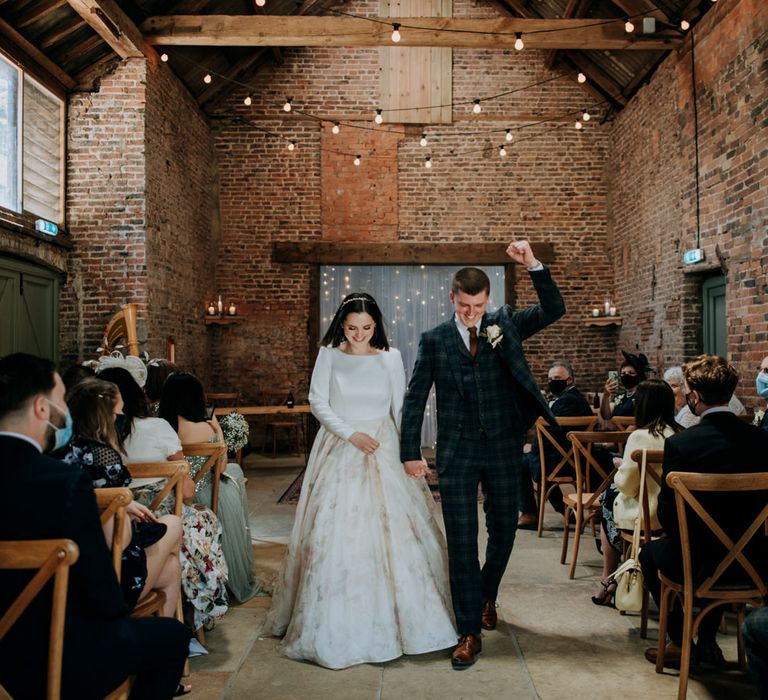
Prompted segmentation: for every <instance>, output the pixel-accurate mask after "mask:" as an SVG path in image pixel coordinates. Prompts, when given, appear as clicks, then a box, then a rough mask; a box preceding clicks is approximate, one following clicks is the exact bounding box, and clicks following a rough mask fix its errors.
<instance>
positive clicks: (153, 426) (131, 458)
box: [123, 418, 181, 488]
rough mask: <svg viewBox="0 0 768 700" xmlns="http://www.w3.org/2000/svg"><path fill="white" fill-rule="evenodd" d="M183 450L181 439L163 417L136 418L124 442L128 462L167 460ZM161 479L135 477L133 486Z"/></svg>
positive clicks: (132, 482) (124, 454)
mask: <svg viewBox="0 0 768 700" xmlns="http://www.w3.org/2000/svg"><path fill="white" fill-rule="evenodd" d="M180 451H181V441H180V440H179V436H178V435H177V434H176V431H175V430H174V429H173V428H172V427H171V424H170V423H169V422H168V421H167V420H164V419H163V418H134V419H133V429H132V430H131V434H130V435H129V436H128V437H127V438H126V440H125V442H124V443H123V456H124V458H125V461H126V462H129V463H130V462H165V461H166V460H167V459H168V457H170V456H171V455H174V454H176V453H177V452H180ZM156 481H161V479H153V478H147V479H134V480H133V481H131V488H136V487H137V486H146V485H147V484H150V483H154V482H156Z"/></svg>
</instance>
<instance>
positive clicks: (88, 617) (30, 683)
mask: <svg viewBox="0 0 768 700" xmlns="http://www.w3.org/2000/svg"><path fill="white" fill-rule="evenodd" d="M71 426H72V419H71V417H70V414H69V411H68V409H67V405H66V403H65V402H64V384H63V382H62V380H61V377H60V376H59V375H58V374H57V373H56V371H55V369H54V365H53V363H52V362H50V361H49V360H45V359H42V358H38V357H33V356H32V355H26V354H23V353H16V354H13V355H8V356H6V357H4V358H3V359H2V360H0V461H1V462H2V468H3V488H4V493H5V494H6V496H7V497H6V498H5V499H4V503H3V517H2V518H0V539H2V540H33V539H56V538H69V539H71V540H73V541H74V542H75V544H77V546H78V548H79V550H80V555H79V558H78V560H77V562H76V563H75V564H74V565H73V566H72V567H71V569H70V573H69V585H68V588H67V611H66V622H65V634H64V660H63V664H62V692H61V697H62V698H63V699H76V700H97V699H100V698H103V697H104V696H105V695H107V694H108V693H110V692H111V691H113V690H114V689H115V688H116V687H117V686H119V685H120V684H121V683H122V682H123V681H124V680H125V679H126V678H127V677H128V676H134V677H135V679H134V683H133V688H132V693H131V697H135V698H158V699H160V698H171V697H172V696H173V695H174V692H175V691H176V690H177V688H178V680H179V678H180V677H181V673H182V669H183V667H184V662H185V659H186V656H187V646H188V640H189V633H188V631H187V629H186V628H185V627H184V625H182V624H181V623H179V622H178V621H177V620H173V619H170V618H164V617H147V618H132V617H129V610H128V606H127V605H126V603H125V599H124V597H123V594H122V591H121V590H120V584H119V583H118V581H117V578H116V577H115V570H114V568H113V567H112V559H111V556H110V553H109V549H108V548H107V545H106V543H105V541H104V533H103V532H102V528H101V523H100V521H99V511H98V508H97V506H96V499H95V497H94V493H93V486H92V484H91V478H90V477H89V476H88V474H87V473H86V472H84V471H82V470H80V469H76V468H74V467H71V466H69V465H66V464H64V463H63V462H60V461H58V460H55V459H52V458H51V457H48V456H46V455H44V454H41V453H42V452H44V451H46V450H48V449H50V448H52V447H56V448H61V447H63V446H64V445H65V444H66V443H67V441H68V440H69V436H70V435H71ZM31 578H32V573H31V572H29V571H3V572H1V573H0V610H3V611H5V610H7V609H8V607H9V606H10V605H11V603H12V602H13V600H14V599H15V598H16V597H17V596H18V594H19V593H20V592H21V590H22V589H23V588H24V586H26V585H27V583H28V582H29V580H30V579H31ZM50 617H51V597H50V586H49V587H48V589H47V590H44V591H43V592H42V593H41V594H39V595H38V596H37V597H36V598H35V599H34V601H33V602H32V603H31V604H30V606H29V608H27V610H26V612H25V613H24V614H23V615H22V616H21V617H20V618H19V619H18V621H17V622H16V623H15V624H14V625H13V626H12V627H11V628H10V630H9V631H8V633H7V634H6V635H5V637H4V638H3V639H2V641H0V658H2V663H1V664H0V683H2V685H3V687H4V688H5V689H6V690H7V691H8V692H9V693H10V694H11V695H12V696H13V697H14V698H17V699H26V698H30V699H32V698H43V697H45V684H46V669H47V658H48V643H49V631H50Z"/></svg>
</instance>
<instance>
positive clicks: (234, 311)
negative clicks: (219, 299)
mask: <svg viewBox="0 0 768 700" xmlns="http://www.w3.org/2000/svg"><path fill="white" fill-rule="evenodd" d="M227 313H228V314H229V315H230V316H237V307H236V306H235V302H231V303H230V305H229V308H228V309H227Z"/></svg>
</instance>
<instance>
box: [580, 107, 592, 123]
mask: <svg viewBox="0 0 768 700" xmlns="http://www.w3.org/2000/svg"><path fill="white" fill-rule="evenodd" d="M581 118H582V119H583V120H584V121H585V122H588V121H589V120H590V119H591V117H590V116H589V112H588V111H587V110H586V109H585V110H584V113H583V114H582V115H581Z"/></svg>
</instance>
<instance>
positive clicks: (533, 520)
mask: <svg viewBox="0 0 768 700" xmlns="http://www.w3.org/2000/svg"><path fill="white" fill-rule="evenodd" d="M517 529H518V530H538V529H539V517H538V516H537V515H533V514H532V513H523V514H522V515H521V516H520V517H519V518H518V520H517Z"/></svg>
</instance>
